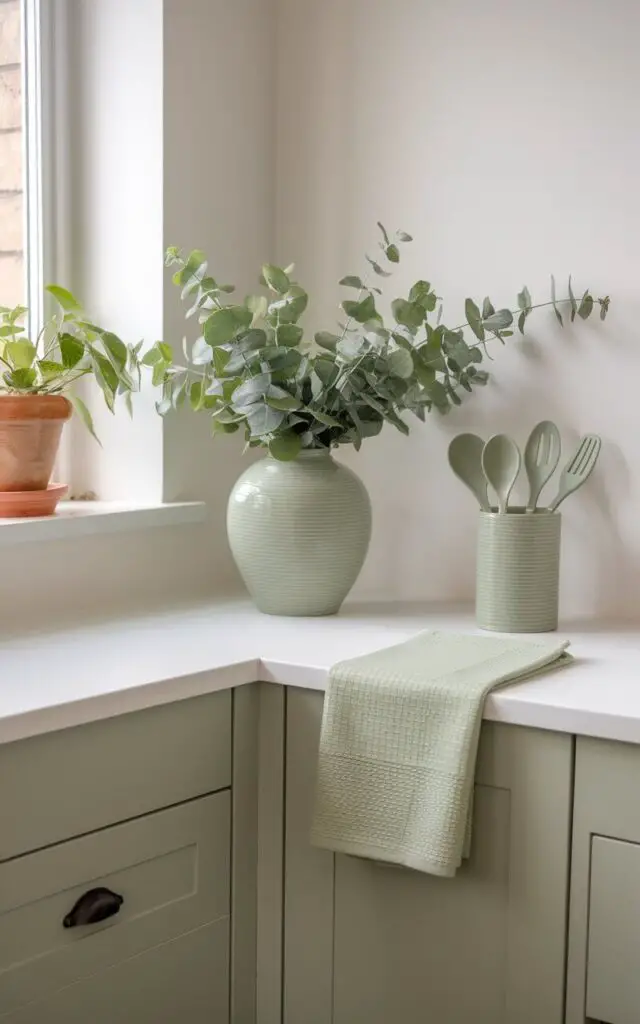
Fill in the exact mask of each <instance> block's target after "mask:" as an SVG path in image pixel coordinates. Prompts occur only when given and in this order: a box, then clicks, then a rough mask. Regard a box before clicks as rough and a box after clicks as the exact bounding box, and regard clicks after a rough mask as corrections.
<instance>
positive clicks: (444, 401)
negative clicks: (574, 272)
mask: <svg viewBox="0 0 640 1024" xmlns="http://www.w3.org/2000/svg"><path fill="white" fill-rule="evenodd" d="M378 227H379V229H380V239H379V253H378V252H376V254H375V256H371V255H367V256H366V262H367V265H368V270H367V274H366V275H365V276H364V277H360V276H357V275H355V274H349V275H347V277H343V278H342V280H341V282H340V284H341V285H342V286H343V287H344V288H346V289H348V297H347V298H345V299H344V300H343V302H342V303H341V308H342V316H341V318H340V320H339V322H338V325H337V327H336V328H334V329H333V330H331V331H327V330H322V331H319V332H318V333H317V334H315V335H314V337H313V338H309V337H308V336H307V335H306V334H305V331H304V329H303V327H302V325H301V323H300V320H301V317H302V315H303V313H304V311H305V309H306V307H307V302H308V296H307V293H306V291H305V290H304V288H303V287H302V286H301V285H300V284H299V283H298V282H297V281H296V280H295V278H294V276H293V275H294V267H293V265H292V266H289V267H284V268H283V267H278V266H275V265H273V264H269V263H268V264H265V266H263V267H262V273H261V276H260V283H261V285H262V290H261V292H260V293H259V294H256V295H249V296H247V297H246V298H245V299H244V300H242V301H237V300H234V299H233V298H232V297H231V296H232V293H233V291H234V289H233V286H232V285H227V284H220V283H218V281H217V280H216V278H215V277H213V276H211V274H210V273H209V270H208V265H207V260H206V257H205V254H204V253H203V252H201V251H200V250H198V249H196V250H194V251H193V252H191V253H189V254H188V255H183V254H182V253H181V252H180V250H178V249H176V248H170V249H169V250H168V251H167V257H166V261H167V264H168V265H169V266H171V267H173V268H174V277H173V280H174V282H175V284H176V285H177V286H178V287H179V288H180V289H181V294H182V298H183V300H184V301H185V302H186V303H188V309H187V313H186V316H187V318H195V319H196V320H197V321H198V323H199V325H200V327H201V333H200V335H199V337H197V338H196V340H195V341H194V342H193V343H192V344H189V343H187V342H184V343H183V355H184V361H183V362H182V363H178V362H176V361H175V360H174V358H173V355H172V353H171V350H170V349H169V348H168V346H167V345H166V344H161V343H158V344H156V345H154V346H153V347H152V348H151V349H150V351H149V352H148V353H147V354H146V355H145V356H144V359H143V360H142V361H143V363H145V364H147V365H149V366H151V367H152V371H153V380H154V382H155V383H156V384H157V385H160V386H161V387H162V398H161V400H160V402H159V403H158V411H159V412H160V413H162V414H164V413H167V412H168V411H169V410H170V409H173V408H176V407H178V406H180V405H182V404H184V403H189V404H190V405H191V407H192V408H193V409H194V410H196V411H201V410H202V411H205V412H207V413H208V414H209V416H210V417H211V424H212V428H213V432H214V434H231V433H234V432H236V431H240V430H242V431H243V432H244V436H245V440H246V446H247V447H249V448H254V447H258V448H263V449H267V450H268V452H269V454H270V455H271V456H272V458H269V459H262V460H260V461H259V462H257V463H254V464H252V465H251V466H250V467H249V468H248V469H247V470H246V471H245V472H244V473H243V475H242V476H241V477H240V479H239V480H238V482H237V483H236V485H235V487H234V488H233V491H232V493H231V496H230V499H229V506H228V512H227V532H228V535H229V543H230V546H231V550H232V552H233V555H234V557H235V560H236V563H237V565H238V568H239V569H240V573H241V575H242V577H243V578H244V581H245V583H246V585H247V587H248V589H249V591H250V593H251V594H252V596H253V598H254V600H255V602H256V604H257V605H258V607H259V608H260V609H261V610H262V611H265V612H269V613H271V614H280V615H328V614H332V613H334V612H336V611H337V610H338V609H339V607H340V605H341V603H342V601H343V600H344V598H345V597H346V595H347V593H348V592H349V590H350V589H351V587H352V585H353V583H354V582H355V580H356V578H357V576H358V573H359V572H360V569H361V568H362V565H363V562H364V559H365V556H366V552H367V548H368V545H369V538H370V534H371V505H370V501H369V496H368V494H367V492H366V490H365V488H364V486H363V484H362V482H361V481H360V480H359V479H358V477H357V476H356V475H355V473H353V472H352V471H351V470H350V469H348V468H346V467H345V466H343V465H341V464H340V463H337V462H335V461H334V460H333V458H332V457H331V451H332V449H334V448H336V447H337V446H339V445H345V444H348V445H353V446H354V447H355V448H356V449H357V448H360V445H361V444H362V441H363V440H364V439H365V438H367V437H373V436H374V435H376V434H379V433H380V431H381V429H382V427H383V425H384V424H385V423H390V424H391V425H392V426H393V427H395V428H396V429H397V430H399V431H400V432H401V433H403V434H408V433H409V427H408V425H407V423H406V421H405V414H406V413H412V414H413V415H414V416H416V417H417V418H418V419H420V420H424V419H425V417H426V415H427V413H429V412H431V411H433V410H435V411H436V412H439V413H447V412H448V411H449V410H450V409H451V408H452V407H453V406H456V405H460V403H461V402H462V400H463V398H464V396H465V395H466V394H469V393H471V392H473V391H474V390H475V388H477V387H481V386H483V385H484V384H486V382H487V379H488V376H489V375H488V373H487V371H486V369H485V368H484V367H483V366H482V364H484V363H485V360H487V359H490V358H491V357H490V353H489V348H488V346H489V343H490V342H494V341H497V342H499V343H500V344H505V343H506V342H507V340H508V338H509V337H510V336H511V335H513V333H514V331H515V330H516V329H517V330H518V331H520V332H521V333H524V331H525V329H526V325H527V321H528V318H529V316H530V315H531V313H532V312H533V311H534V310H535V309H537V308H539V307H538V306H537V305H534V303H533V301H532V299H531V295H530V293H529V290H528V288H526V287H524V288H523V289H522V291H521V292H520V294H519V295H518V298H517V308H516V309H507V308H496V307H495V306H494V304H493V302H492V301H491V299H489V298H485V299H484V300H483V301H482V302H481V303H478V302H476V301H474V300H473V299H471V298H469V299H467V300H466V303H465V317H466V319H465V322H464V323H462V324H460V325H458V326H454V327H451V326H448V325H447V324H446V323H445V322H444V320H443V310H442V303H441V301H440V299H439V297H438V294H437V292H436V290H435V288H434V287H433V286H432V285H431V284H430V282H429V281H425V280H420V281H416V282H415V284H413V285H412V287H411V288H410V289H409V292H408V294H407V295H404V296H400V297H398V298H394V299H392V301H391V303H390V312H389V314H388V315H387V314H385V315H383V312H382V311H381V310H380V309H379V308H378V304H379V301H380V296H381V294H382V292H381V288H380V286H379V285H380V283H381V282H382V280H383V279H386V278H388V277H390V275H391V272H392V270H393V268H394V266H396V265H397V264H398V263H399V262H400V258H401V250H402V247H403V246H404V245H405V244H407V243H409V242H411V237H410V235H408V234H406V232H403V231H397V232H396V233H395V234H394V235H393V236H391V235H390V234H389V233H388V232H387V230H386V229H385V228H384V226H383V225H382V224H379V225H378ZM539 305H540V306H550V307H552V308H553V310H554V312H555V315H556V317H557V318H558V321H559V322H560V323H561V324H563V323H564V320H563V313H562V310H563V309H564V308H565V307H566V309H567V311H568V313H569V317H570V319H571V320H574V319H576V318H578V319H584V320H586V319H587V318H588V317H589V316H591V314H592V313H593V311H594V309H595V308H596V307H598V308H599V311H600V316H601V317H602V318H603V319H604V317H606V315H607V311H608V308H609V298H608V296H606V297H604V298H599V299H596V298H594V297H593V296H592V295H591V293H590V292H589V291H586V292H584V293H583V294H582V296H581V297H580V299H577V298H576V296H575V294H574V291H573V288H572V285H571V281H569V288H568V297H567V298H566V299H564V298H563V299H561V300H559V299H557V298H556V293H555V283H554V282H553V279H552V291H551V298H550V300H549V301H548V302H544V303H540V304H539Z"/></svg>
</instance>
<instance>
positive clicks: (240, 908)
mask: <svg viewBox="0 0 640 1024" xmlns="http://www.w3.org/2000/svg"><path fill="white" fill-rule="evenodd" d="M257 736H258V687H257V686H246V687H243V688H242V690H239V691H234V692H232V691H231V690H227V691H222V692H220V693H216V694H209V695H206V696H202V697H195V698H191V699H187V700H184V701H179V702H175V703H172V704H166V705H162V706H158V707H154V708H149V709H146V710H143V711H138V712H133V713H130V714H127V715H121V716H117V717H114V718H110V719H107V720H106V721H100V722H93V723H89V724H87V725H82V726H78V727H75V728H70V729H66V730H61V731H59V732H53V733H48V734H45V735H43V736H37V737H34V738H31V739H26V740H21V741H18V742H15V743H7V744H4V745H2V746H0V821H1V822H2V827H1V829H0V833H1V834H0V1021H2V1022H3V1024H4V1022H5V1021H6V1022H7V1024H43V1022H45V1021H46V1022H47V1024H86V1022H87V1021H91V1022H92V1024H116V1022H117V1024H175V1021H177V1020H185V1021H188V1022H189V1024H212V1022H215V1024H222V1022H223V1021H230V1020H231V1021H233V1024H254V1022H255V982H254V977H255V917H256V849H257V836H256V821H257V788H256V783H257V776H256V771H257V762H256V758H255V749H256V746H257ZM232 748H233V750H234V752H235V754H236V756H235V757H234V758H233V760H232ZM232 863H233V872H232ZM232 878H233V881H232Z"/></svg>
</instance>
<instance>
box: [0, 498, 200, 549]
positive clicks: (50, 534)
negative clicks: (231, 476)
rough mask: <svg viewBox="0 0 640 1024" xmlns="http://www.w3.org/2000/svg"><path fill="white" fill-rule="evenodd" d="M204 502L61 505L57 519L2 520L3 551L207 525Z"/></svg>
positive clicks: (117, 502)
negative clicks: (51, 542)
mask: <svg viewBox="0 0 640 1024" xmlns="http://www.w3.org/2000/svg"><path fill="white" fill-rule="evenodd" d="M205 512H206V506H205V503H204V502H203V501H176V502H171V503H170V504H166V505H132V504H127V503H126V502H121V501H61V502H60V504H59V506H58V512H57V513H56V515H54V516H39V517H33V518H32V517H24V518H22V519H0V547H2V546H3V545H6V544H24V543H30V544H32V543H34V542H36V541H40V540H63V539H67V538H76V537H86V536H88V535H89V534H99V533H120V532H122V531H124V530H146V529H148V528H149V527H151V526H182V525H184V524H188V523H201V522H203V521H204V518H205Z"/></svg>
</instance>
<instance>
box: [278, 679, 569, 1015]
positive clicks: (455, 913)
mask: <svg viewBox="0 0 640 1024" xmlns="http://www.w3.org/2000/svg"><path fill="white" fill-rule="evenodd" d="M322 705H323V696H322V695H321V694H318V693H314V692H311V691H307V690H299V689H296V688H290V689H289V690H288V691H287V695H286V711H285V728H284V737H283V741H284V742H283V749H284V750H285V752H286V764H285V771H284V776H283V779H284V781H283V787H284V789H283V805H284V806H283V818H284V838H283V858H284V875H283V877H284V894H283V898H284V920H283V945H282V958H283V959H282V977H283V1021H284V1024H389V1022H390V1021H393V1022H394V1024H424V1022H425V1021H431V1020H433V1021H434V1024H435V1022H440V1021H443V1022H444V1021H446V1024H469V1021H471V1020H473V1021H474V1024H514V1022H515V1021H517V1022H518V1024H541V1022H543V1021H544V1024H562V1021H563V1012H564V1005H563V1004H564V981H565V978H564V974H565V936H566V903H567V890H568V874H569V843H570V821H571V800H572V789H571V785H572V761H573V740H572V738H571V737H570V736H566V735H561V734H558V733H551V732H545V731H540V730H533V729H522V728H519V727H513V726H506V725H498V724H492V723H485V724H484V725H483V729H482V738H481V745H480V753H479V762H478V771H477V784H476V790H475V811H474V824H473V845H472V851H471V856H470V859H469V861H468V862H467V863H465V864H464V866H463V867H462V869H461V870H460V871H459V873H458V875H457V876H456V877H455V878H454V879H439V878H433V877H429V876H427V875H423V874H420V873H417V872H412V871H408V870H404V869H399V868H394V867H385V866H379V865H377V864H375V863H373V862H371V861H366V860H360V859H356V858H352V857H346V856H341V855H338V856H334V855H333V854H331V853H329V852H327V851H324V850H318V849H314V848H313V847H312V846H311V845H310V843H309V827H310V821H311V813H312V806H313V797H314V785H315V764H316V755H317V749H318V739H319V732H320V723H321V715H322ZM259 955H260V951H259ZM272 1020H275V1015H274V1016H272V1017H269V1024H270V1022H271V1021H272Z"/></svg>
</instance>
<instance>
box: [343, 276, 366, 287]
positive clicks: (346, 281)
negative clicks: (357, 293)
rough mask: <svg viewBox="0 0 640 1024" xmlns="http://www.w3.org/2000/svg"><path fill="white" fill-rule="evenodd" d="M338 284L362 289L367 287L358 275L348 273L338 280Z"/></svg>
mask: <svg viewBox="0 0 640 1024" xmlns="http://www.w3.org/2000/svg"><path fill="white" fill-rule="evenodd" d="M338 284H341V285H343V286H344V287H345V288H358V289H359V290H361V291H362V290H363V289H364V287H365V284H364V282H363V280H362V278H360V277H357V276H356V275H355V274H347V276H346V277H343V278H341V280H340V281H338Z"/></svg>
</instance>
